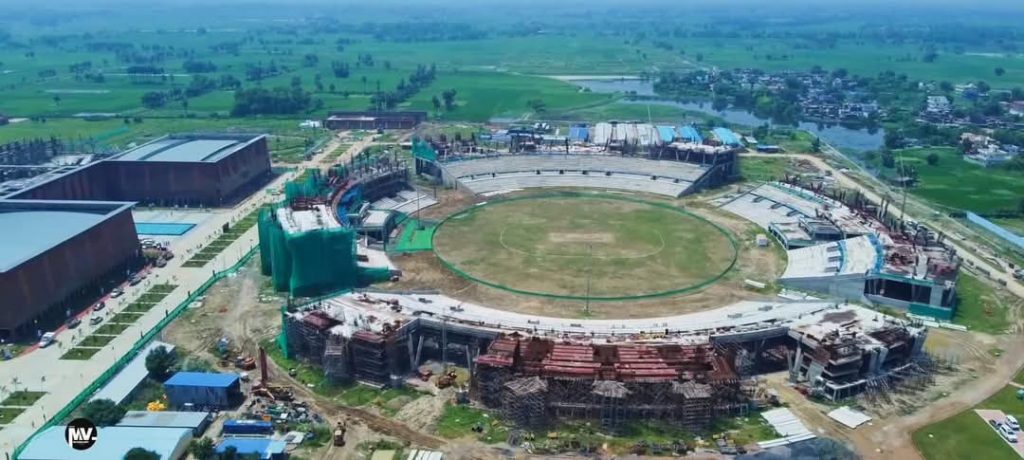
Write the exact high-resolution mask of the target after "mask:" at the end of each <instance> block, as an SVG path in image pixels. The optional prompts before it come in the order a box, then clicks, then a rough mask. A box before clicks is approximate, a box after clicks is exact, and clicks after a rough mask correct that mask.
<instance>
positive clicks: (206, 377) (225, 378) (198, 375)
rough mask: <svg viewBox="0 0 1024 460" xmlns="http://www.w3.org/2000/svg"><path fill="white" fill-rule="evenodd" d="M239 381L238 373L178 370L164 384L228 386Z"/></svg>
mask: <svg viewBox="0 0 1024 460" xmlns="http://www.w3.org/2000/svg"><path fill="white" fill-rule="evenodd" d="M236 382H238V374H227V373H224V374H220V373H214V372H178V373H177V374H174V375H173V376H171V378H169V379H167V381H166V382H164V385H178V386H193V387H217V388H226V387H229V386H231V385H233V384H235V383H236Z"/></svg>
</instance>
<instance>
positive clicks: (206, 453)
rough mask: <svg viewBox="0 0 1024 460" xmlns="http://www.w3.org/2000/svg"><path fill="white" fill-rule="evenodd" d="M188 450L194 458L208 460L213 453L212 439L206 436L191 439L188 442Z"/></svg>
mask: <svg viewBox="0 0 1024 460" xmlns="http://www.w3.org/2000/svg"><path fill="white" fill-rule="evenodd" d="M188 452H189V453H190V454H192V456H193V457H195V458H196V460H210V459H212V458H213V455H214V453H215V450H214V447H213V441H212V440H211V439H210V438H207V437H203V438H202V439H193V440H192V442H190V443H189V444H188Z"/></svg>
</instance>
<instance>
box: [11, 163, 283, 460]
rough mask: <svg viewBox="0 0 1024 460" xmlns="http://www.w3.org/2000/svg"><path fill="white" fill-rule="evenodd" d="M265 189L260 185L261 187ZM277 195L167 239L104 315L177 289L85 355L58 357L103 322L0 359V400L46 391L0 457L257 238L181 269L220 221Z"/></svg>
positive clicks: (254, 233) (253, 232) (247, 237)
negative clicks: (153, 291) (160, 290)
mask: <svg viewBox="0 0 1024 460" xmlns="http://www.w3.org/2000/svg"><path fill="white" fill-rule="evenodd" d="M296 174H297V172H290V173H287V174H284V175H282V176H280V177H278V178H276V179H275V180H274V181H273V182H272V183H271V184H269V185H268V186H267V187H266V189H276V188H280V187H281V186H283V184H284V183H285V182H286V181H287V180H290V179H292V178H293V177H294V176H295V175H296ZM266 189H265V190H266ZM277 199H278V198H277V197H275V196H271V195H270V194H268V193H265V192H264V191H260V192H258V193H255V194H253V195H252V196H250V197H249V198H247V199H246V200H243V201H242V202H240V203H238V204H237V205H235V206H234V207H233V208H230V209H222V210H218V211H217V212H216V213H215V214H214V215H212V216H211V217H209V218H208V219H206V220H205V221H204V222H203V223H201V224H200V225H198V226H196V227H195V228H193V229H192V230H191V231H189V232H188V233H187V234H185V235H184V236H182V237H180V238H178V239H176V240H172V241H171V249H172V250H173V251H174V253H175V254H176V255H177V257H175V258H174V259H172V260H171V261H170V262H169V263H168V265H167V266H166V267H163V268H159V269H155V270H154V272H153V273H152V274H151V275H150V276H149V277H148V278H147V279H146V281H144V282H142V283H140V284H138V285H137V286H129V287H128V289H126V290H125V294H124V295H123V296H121V297H120V298H118V299H116V301H108V302H107V308H106V314H107V315H113V314H114V313H116V312H118V311H120V310H122V309H124V308H125V307H127V306H128V305H129V304H131V303H132V302H133V301H135V300H136V299H137V298H138V297H139V296H141V295H142V294H143V293H144V292H145V291H146V290H148V288H149V287H151V286H153V285H154V284H160V283H164V282H170V283H172V284H176V285H178V288H177V289H175V290H174V291H173V292H171V293H170V294H169V295H168V296H167V297H165V298H164V299H163V300H162V301H161V302H160V303H158V304H157V305H156V306H155V307H154V308H152V309H151V310H149V311H148V312H147V313H145V314H144V315H143V316H142V317H141V318H139V320H137V321H136V322H135V323H134V324H132V325H131V326H130V327H129V328H128V329H126V330H125V331H124V332H122V333H121V334H120V335H118V336H117V338H116V339H114V340H113V341H112V342H110V343H109V344H107V345H106V346H104V347H103V348H102V350H101V351H100V352H99V353H97V354H95V355H94V356H92V358H90V359H88V360H61V359H60V357H61V355H63V354H64V353H65V352H66V351H67V350H68V349H70V348H72V347H73V346H74V343H77V342H78V341H80V340H81V339H82V338H84V337H85V336H87V335H88V334H90V333H92V331H93V330H95V329H97V328H99V327H102V326H103V323H101V324H99V325H96V326H92V325H89V324H88V322H83V324H82V325H81V326H79V327H78V328H77V329H75V330H72V331H63V332H62V333H60V334H59V335H58V337H57V343H55V344H53V345H51V346H49V347H47V348H43V349H36V350H32V351H31V352H29V353H24V354H22V355H20V356H18V357H16V358H14V359H12V360H10V361H4V362H0V399H2V398H3V397H6V395H7V394H9V393H10V392H12V391H16V390H33V391H44V392H46V395H45V396H43V397H42V399H40V400H39V401H37V402H36V403H35V404H34V405H32V406H31V407H29V408H28V409H26V410H25V411H24V412H23V413H21V414H20V415H19V416H18V417H17V418H16V419H14V421H13V422H11V423H10V424H8V425H6V426H4V427H3V429H2V430H0V458H7V457H6V455H12V454H13V451H14V449H15V447H17V446H18V445H19V444H21V443H22V442H23V441H24V440H25V439H27V438H28V437H29V436H31V435H32V433H33V432H34V431H35V430H36V427H38V426H40V425H41V424H43V423H45V421H46V420H47V419H48V417H50V416H51V415H52V414H53V413H55V412H57V411H58V410H60V409H61V408H63V407H64V406H66V405H67V404H68V403H70V402H71V400H72V399H73V398H74V397H75V396H76V395H77V394H78V393H79V392H80V391H82V389H84V388H85V387H86V386H88V385H89V384H90V383H91V382H93V381H94V380H96V379H97V378H99V376H100V375H101V374H102V373H103V372H105V371H106V370H107V369H108V368H110V367H111V366H113V365H114V363H115V362H116V361H117V360H118V359H119V358H120V357H121V356H123V355H124V354H125V353H127V352H128V351H129V350H130V349H131V348H132V346H133V345H134V344H135V342H136V341H137V340H138V339H139V338H140V337H142V336H143V335H144V334H145V333H146V332H147V331H149V330H150V329H152V328H153V327H154V326H156V324H157V323H158V322H160V320H161V319H162V318H164V316H166V314H167V312H168V311H170V310H171V309H173V308H174V307H176V306H177V305H178V304H180V303H181V302H182V301H184V300H185V299H186V298H187V297H188V296H189V295H190V293H191V292H194V291H196V290H198V289H199V287H200V286H201V285H202V284H203V283H205V282H206V281H207V280H208V279H209V278H210V276H211V275H212V273H213V272H214V271H215V270H217V271H219V270H223V269H225V268H227V267H230V266H232V265H234V264H235V262H237V261H238V260H239V259H241V257H242V256H244V255H245V254H246V253H247V252H248V251H249V249H250V248H252V247H254V246H255V245H256V244H257V242H258V238H259V234H258V229H257V227H256V226H253V227H252V228H251V229H249V231H247V232H246V233H245V234H243V235H242V236H241V237H239V238H238V239H237V240H235V241H234V242H233V243H232V244H231V245H230V246H228V247H227V248H225V249H224V250H223V251H222V252H221V253H220V254H219V255H218V256H217V257H216V258H214V259H213V260H212V261H210V262H209V263H207V264H206V265H205V266H203V267H199V268H186V267H182V264H183V263H184V262H185V261H187V260H188V258H189V256H190V254H194V253H195V252H197V251H198V250H199V249H201V248H202V247H203V246H204V245H205V244H207V243H209V242H210V241H212V240H213V239H215V238H216V237H217V236H218V235H219V234H220V233H221V228H222V226H223V224H225V223H234V222H237V221H238V220H240V219H241V218H243V217H245V216H246V215H247V214H249V212H251V211H252V210H254V209H257V208H258V207H259V206H260V205H262V204H266V203H270V202H272V201H276V200H277Z"/></svg>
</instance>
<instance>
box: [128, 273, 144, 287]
mask: <svg viewBox="0 0 1024 460" xmlns="http://www.w3.org/2000/svg"><path fill="white" fill-rule="evenodd" d="M141 282H142V278H141V277H139V275H132V277H131V278H129V279H128V284H130V285H132V286H135V285H136V284H139V283H141Z"/></svg>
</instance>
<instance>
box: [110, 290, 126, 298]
mask: <svg viewBox="0 0 1024 460" xmlns="http://www.w3.org/2000/svg"><path fill="white" fill-rule="evenodd" d="M123 295H124V289H121V288H114V290H113V291H110V298H111V299H116V298H118V297H121V296H123Z"/></svg>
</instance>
